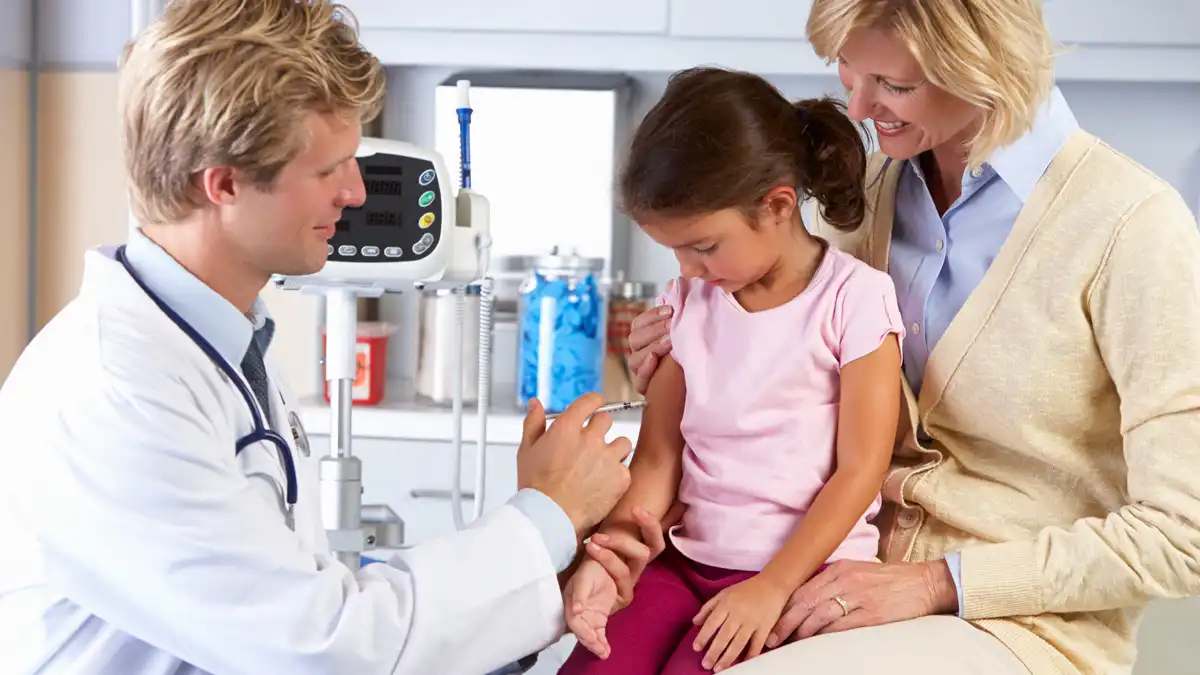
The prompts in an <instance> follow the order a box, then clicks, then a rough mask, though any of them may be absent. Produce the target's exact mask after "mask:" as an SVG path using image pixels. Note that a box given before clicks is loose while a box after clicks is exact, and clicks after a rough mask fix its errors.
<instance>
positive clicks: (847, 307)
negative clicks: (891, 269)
mask: <svg viewBox="0 0 1200 675" xmlns="http://www.w3.org/2000/svg"><path fill="white" fill-rule="evenodd" d="M841 310H842V311H841V321H840V326H839V328H840V330H841V337H840V340H839V343H838V363H839V365H840V366H841V367H842V368H845V367H846V365H847V364H849V363H851V362H853V361H855V360H857V359H860V358H862V357H864V356H866V355H867V354H870V353H871V352H873V351H875V350H876V349H878V348H879V345H881V344H883V340H884V338H886V337H887V336H888V334H890V333H895V334H896V338H897V341H898V342H899V343H900V344H901V350H902V351H903V344H904V320H903V319H902V318H901V316H900V307H899V305H898V303H897V302H896V287H895V285H894V284H893V283H892V278H891V277H889V276H888V275H887V274H885V273H883V272H880V271H878V270H875V269H867V270H863V271H860V272H858V273H857V274H855V275H854V276H852V277H851V278H850V279H849V281H848V282H847V284H846V286H845V289H844V291H843V296H842V307H841Z"/></svg>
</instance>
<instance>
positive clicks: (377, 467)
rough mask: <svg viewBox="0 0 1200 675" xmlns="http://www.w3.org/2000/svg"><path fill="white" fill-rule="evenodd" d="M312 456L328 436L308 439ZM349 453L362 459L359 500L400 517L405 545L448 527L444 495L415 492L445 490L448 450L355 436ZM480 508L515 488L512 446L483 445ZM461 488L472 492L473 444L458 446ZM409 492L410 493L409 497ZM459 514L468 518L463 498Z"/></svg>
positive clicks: (323, 449) (450, 465)
mask: <svg viewBox="0 0 1200 675" xmlns="http://www.w3.org/2000/svg"><path fill="white" fill-rule="evenodd" d="M309 440H310V443H311V444H312V451H313V454H314V455H318V454H319V455H322V456H323V455H324V454H326V453H328V452H329V437H328V436H317V435H313V436H311V437H310V439H309ZM353 451H354V455H355V456H356V457H358V459H359V460H360V461H361V462H362V473H363V479H362V482H363V495H362V501H363V504H386V505H388V506H390V507H391V509H392V510H393V511H395V512H396V515H398V516H400V518H401V519H402V520H403V521H404V544H405V545H406V546H408V545H412V544H418V543H420V542H423V541H427V540H429V539H431V538H433V537H436V536H439V535H443V534H447V533H449V532H453V531H454V512H453V511H452V510H451V508H452V507H451V502H450V498H449V496H448V493H447V495H446V496H444V497H437V496H416V495H420V494H421V493H423V492H428V491H435V490H444V491H449V489H450V486H451V484H452V483H451V475H452V474H453V472H454V448H453V446H452V445H451V444H450V443H446V442H438V441H396V440H382V439H360V438H356V439H355V440H354V445H353ZM485 470H486V474H485V481H486V483H485V495H484V512H485V513H487V512H489V511H492V510H494V509H496V508H497V507H499V506H501V505H503V504H504V503H505V502H506V501H507V500H508V499H509V498H510V497H512V496H513V495H514V494H516V491H517V448H516V446H513V445H492V446H489V450H488V456H487V465H486V467H485ZM462 486H463V492H464V493H471V492H473V491H474V490H475V448H474V446H473V445H471V444H468V443H464V444H463V469H462ZM414 491H415V492H416V495H414ZM462 503H463V507H462V511H463V515H464V517H465V519H466V520H470V519H471V515H472V508H473V507H474V502H473V501H472V500H471V499H468V498H466V497H465V496H464V498H463V502H462Z"/></svg>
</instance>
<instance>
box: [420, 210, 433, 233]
mask: <svg viewBox="0 0 1200 675" xmlns="http://www.w3.org/2000/svg"><path fill="white" fill-rule="evenodd" d="M433 218H434V215H433V214H432V213H426V214H425V215H423V216H421V229H422V230H424V229H427V228H429V227H431V226H432V225H433Z"/></svg>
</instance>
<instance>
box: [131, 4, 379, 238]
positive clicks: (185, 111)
mask: <svg viewBox="0 0 1200 675" xmlns="http://www.w3.org/2000/svg"><path fill="white" fill-rule="evenodd" d="M385 79H386V78H385V75H384V72H383V68H382V66H381V65H380V63H379V61H378V59H376V58H375V57H374V56H372V55H371V54H370V53H369V52H367V51H366V50H365V49H363V47H362V46H361V45H360V44H359V42H358V30H357V24H356V22H355V21H354V18H353V16H352V15H351V14H350V12H349V11H348V10H346V9H345V8H344V7H342V6H340V5H337V4H334V3H332V2H328V1H326V0H305V1H303V2H297V0H175V1H174V2H172V3H170V4H169V5H168V6H167V7H166V10H165V11H164V13H163V15H162V17H160V18H159V20H157V21H156V22H154V24H153V25H151V26H149V27H148V28H147V29H146V30H145V31H143V32H142V33H141V34H140V35H138V36H137V37H136V38H135V40H134V41H133V42H131V43H129V44H128V45H127V46H126V47H125V51H124V53H123V55H122V57H121V64H120V84H119V92H120V93H119V100H120V106H121V112H122V120H121V142H122V147H123V151H124V157H125V170H126V174H127V178H128V181H129V192H130V201H131V205H132V207H133V211H134V215H135V216H136V217H138V218H139V219H140V220H142V222H149V223H168V222H175V221H178V220H180V219H182V218H183V217H185V216H186V215H188V213H190V212H191V211H192V210H194V209H195V208H196V207H197V206H198V205H199V202H198V201H197V200H198V197H197V194H196V191H195V188H194V187H193V185H192V182H193V177H194V176H195V175H196V173H197V172H199V171H202V170H203V169H205V168H208V167H212V166H221V165H227V166H232V167H234V168H235V169H238V170H240V171H242V172H245V173H246V174H247V175H248V176H250V178H251V179H252V180H253V181H254V182H255V183H256V184H258V185H260V186H261V187H263V188H264V189H267V188H269V187H270V186H271V185H273V184H274V182H275V179H276V177H277V176H278V174H279V171H280V170H281V169H282V168H283V167H284V165H286V164H287V163H288V162H290V161H291V160H292V159H293V158H294V157H296V155H297V154H299V153H300V152H301V151H302V150H303V149H304V147H305V144H306V143H307V140H308V139H307V136H306V134H305V130H306V127H305V124H304V121H305V118H306V116H307V115H309V114H310V113H312V112H318V113H332V114H336V115H338V116H341V117H343V118H344V119H346V120H347V121H348V122H351V123H358V122H367V121H370V120H371V119H373V118H374V117H375V116H376V115H377V114H378V113H379V110H380V108H381V107H382V101H383V92H384V84H385Z"/></svg>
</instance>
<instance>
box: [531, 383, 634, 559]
mask: <svg viewBox="0 0 1200 675" xmlns="http://www.w3.org/2000/svg"><path fill="white" fill-rule="evenodd" d="M603 404H604V399H603V398H602V397H601V396H600V395H599V394H586V395H584V396H581V397H579V398H578V399H577V400H576V401H575V402H574V403H572V404H571V405H570V406H568V407H567V409H566V410H565V411H564V412H563V414H562V415H561V416H560V417H559V418H558V419H556V420H554V423H553V424H551V425H550V428H549V429H547V428H546V411H545V410H544V409H543V408H542V404H541V403H540V402H539V401H538V400H537V399H531V400H530V401H529V412H528V413H527V414H526V415H525V425H524V430H523V432H522V434H521V446H520V447H519V448H518V449H517V486H518V488H521V489H524V488H533V489H535V490H538V491H540V492H541V493H542V494H544V495H546V496H547V497H549V498H550V499H552V500H554V502H555V503H557V504H558V505H559V507H561V508H562V510H563V511H564V512H565V513H566V514H567V517H568V518H570V519H571V524H572V525H574V526H575V533H576V535H577V536H578V538H579V539H583V538H584V537H586V536H587V534H588V533H589V532H591V530H592V528H594V527H595V526H596V525H597V524H599V523H600V521H601V520H603V519H604V517H605V516H607V515H608V512H609V511H611V510H612V508H613V507H614V506H616V504H617V500H618V499H620V498H621V496H622V495H624V494H625V491H626V490H628V489H629V468H628V467H626V466H625V465H624V464H623V462H624V461H625V459H626V458H627V457H628V456H629V453H630V452H631V451H632V450H633V444H632V443H630V441H629V439H628V438H625V437H623V436H622V437H619V438H617V439H615V440H613V441H612V442H611V443H610V442H608V441H606V440H605V435H606V434H607V433H608V431H609V429H611V428H612V418H611V417H610V416H609V415H608V414H607V413H599V414H595V416H593V414H594V413H596V409H597V408H599V407H600V406H601V405H603ZM589 417H591V421H590V422H589V421H588V418H589Z"/></svg>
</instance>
